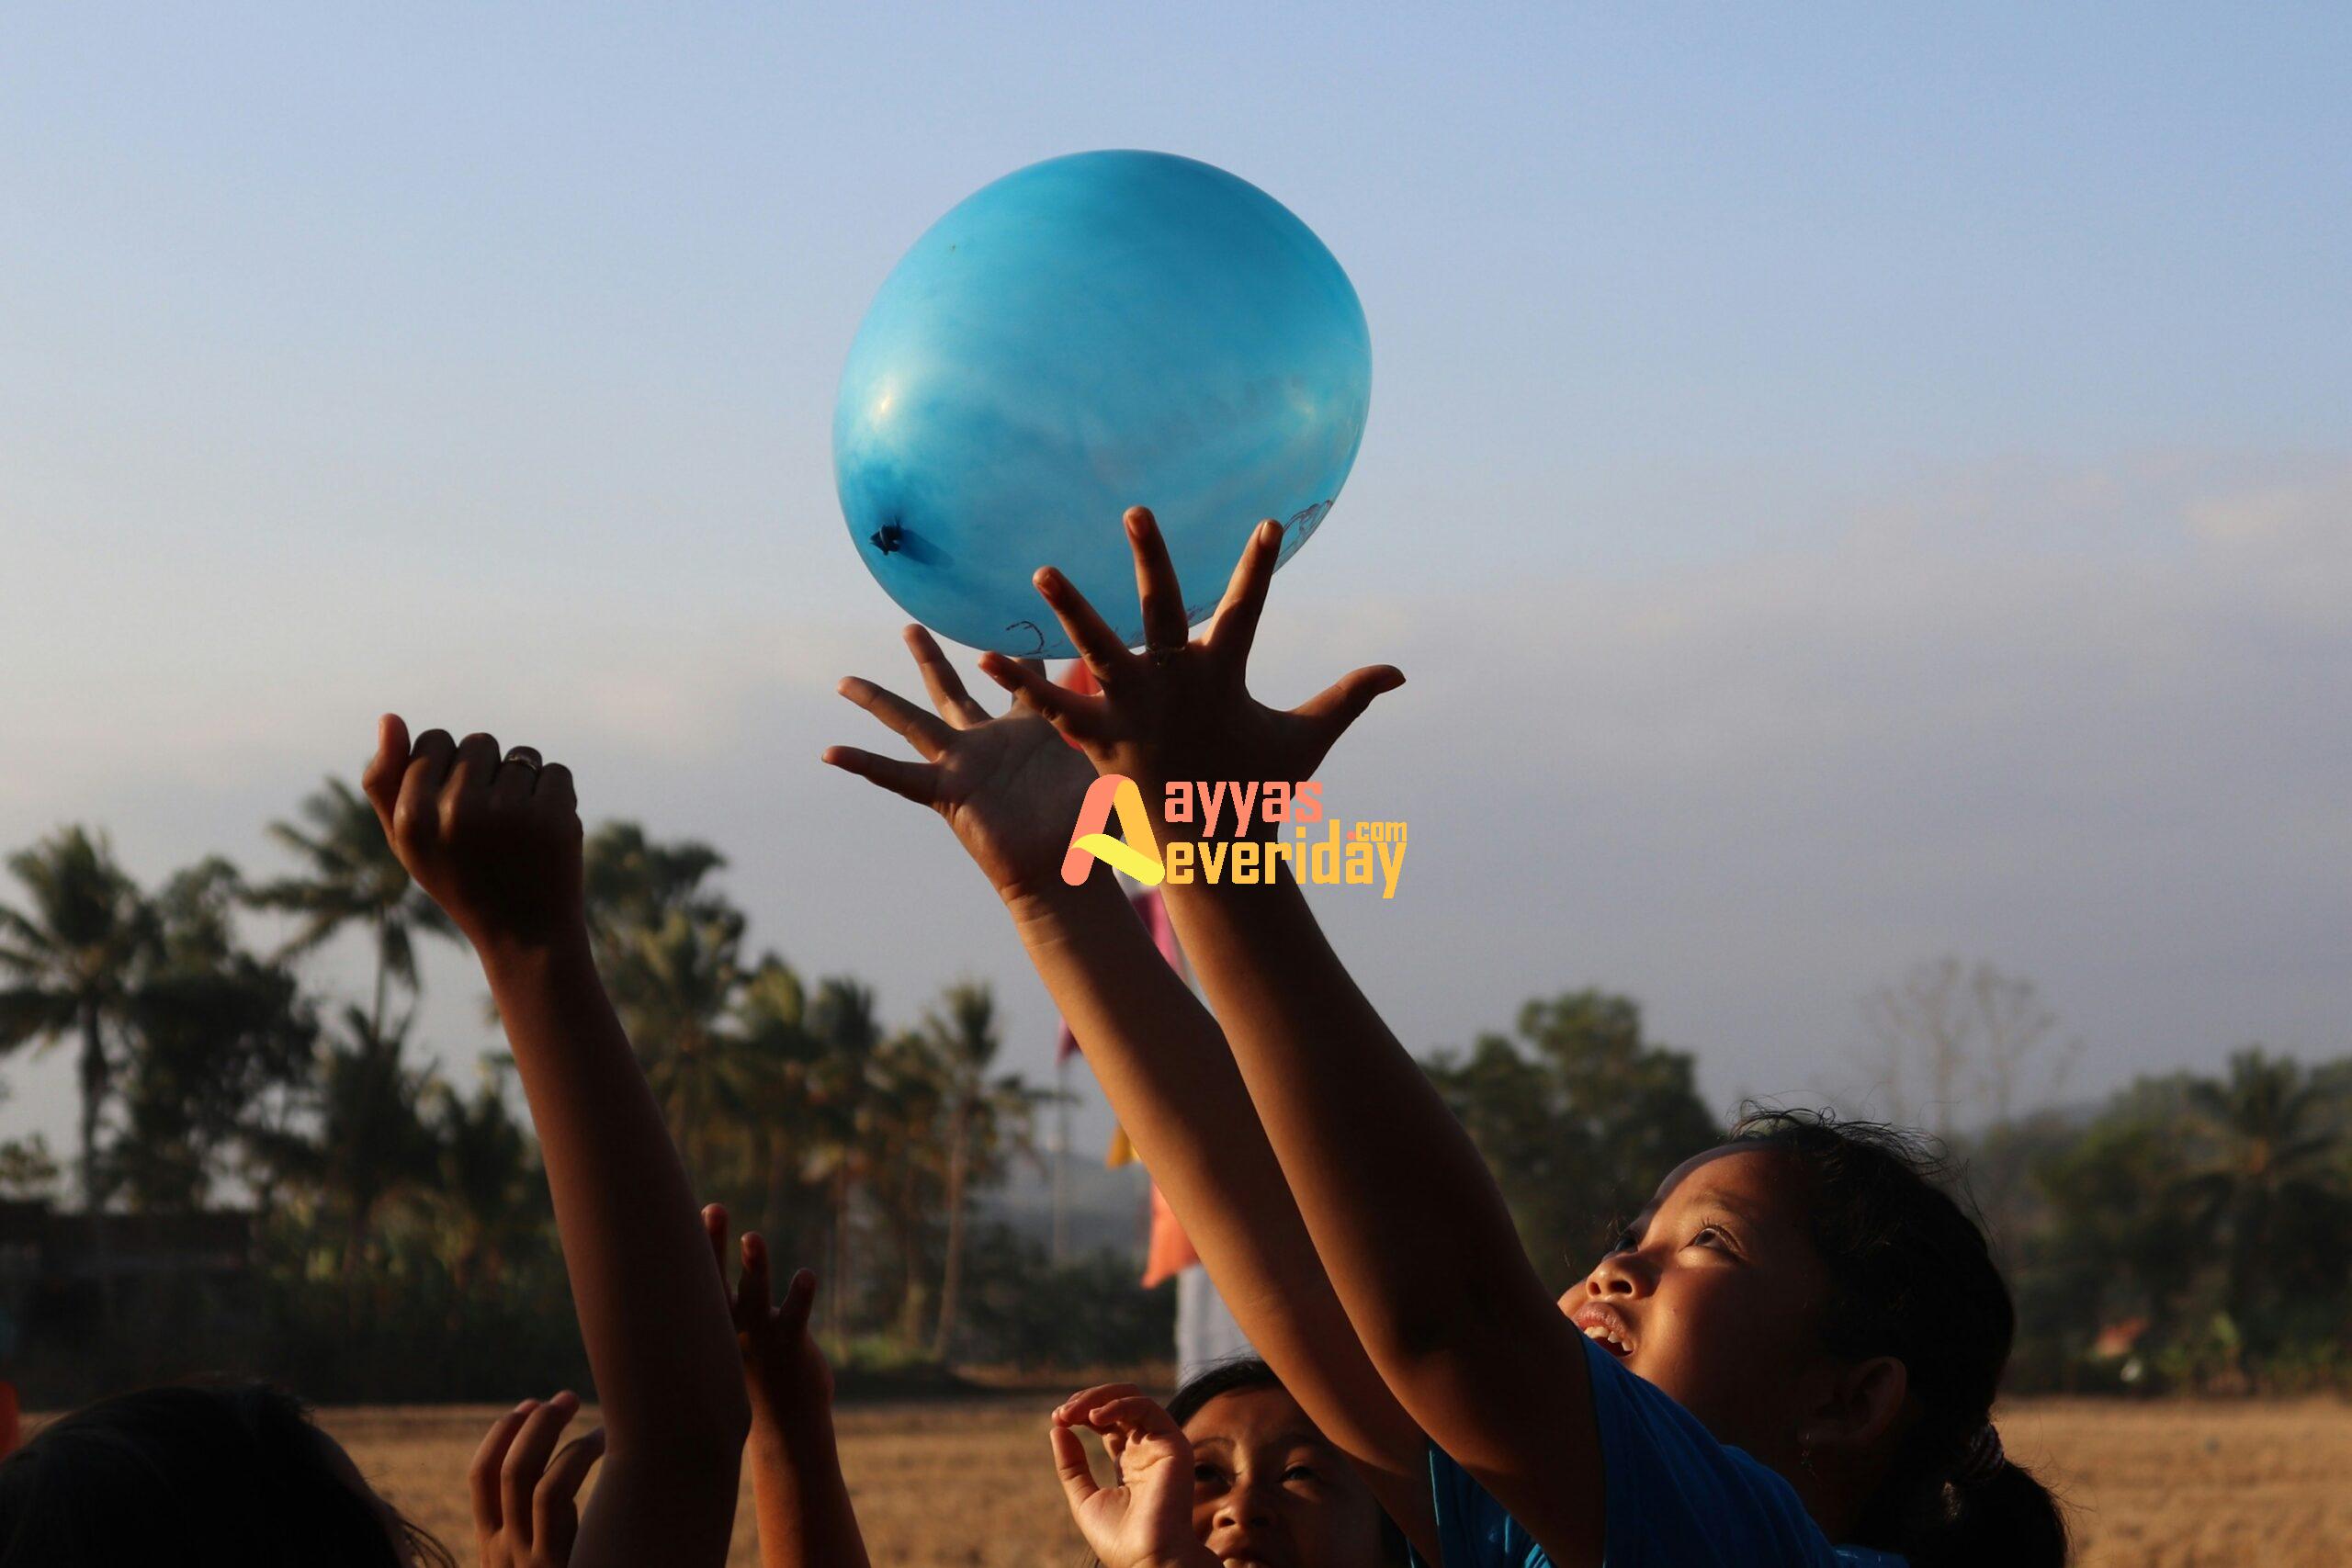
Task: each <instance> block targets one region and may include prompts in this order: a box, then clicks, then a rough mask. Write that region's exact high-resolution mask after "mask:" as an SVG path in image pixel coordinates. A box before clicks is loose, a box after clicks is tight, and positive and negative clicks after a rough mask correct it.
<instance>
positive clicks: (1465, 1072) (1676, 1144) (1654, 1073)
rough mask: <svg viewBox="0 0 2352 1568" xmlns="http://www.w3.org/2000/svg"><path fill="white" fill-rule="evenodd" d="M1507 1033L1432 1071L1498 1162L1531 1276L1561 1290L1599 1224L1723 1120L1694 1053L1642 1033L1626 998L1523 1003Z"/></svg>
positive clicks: (1598, 1235) (1591, 1248) (1630, 1210)
mask: <svg viewBox="0 0 2352 1568" xmlns="http://www.w3.org/2000/svg"><path fill="white" fill-rule="evenodd" d="M1515 1035H1516V1037H1515V1038H1511V1037H1506V1036H1503V1035H1498V1034H1486V1035H1481V1036H1480V1037H1479V1038H1478V1040H1477V1042H1476V1043H1475V1044H1474V1045H1473V1046H1472V1047H1471V1049H1470V1050H1469V1052H1468V1053H1467V1054H1462V1053H1453V1052H1446V1053H1441V1054H1439V1055H1435V1056H1433V1057H1432V1058H1431V1059H1430V1061H1429V1063H1428V1064H1427V1070H1428V1072H1429V1074H1430V1079H1431V1081H1432V1082H1433V1083H1435V1085H1436V1086H1437V1089H1438V1091H1439V1093H1440V1094H1442V1096H1443V1097H1444V1098H1445V1100H1446V1101H1447V1103H1448V1104H1449V1105H1450V1106H1451V1107H1452V1108H1453V1111H1454V1114H1455V1115H1456V1116H1458V1117H1459V1118H1461V1120H1462V1123H1463V1125H1464V1127H1465V1128H1466V1129H1467V1130H1468V1131H1469V1134H1470V1136H1471V1139H1472V1141H1473V1142H1475V1143H1476V1145H1478V1148H1479V1151H1480V1153H1481V1154H1483V1155H1484V1156H1485V1157H1486V1160H1487V1165H1488V1166H1489V1168H1492V1169H1493V1171H1494V1173H1495V1179H1496V1181H1497V1182H1498V1185H1499V1186H1500V1187H1501V1189H1502V1192H1503V1197H1504V1201H1506V1202H1507V1203H1508V1204H1509V1205H1510V1211H1511V1214H1512V1217H1513V1218H1514V1219H1515V1220H1516V1221H1517V1222H1518V1224H1519V1228H1520V1235H1521V1240H1522V1241H1524V1242H1525V1243H1526V1245H1527V1248H1528V1252H1529V1255H1530V1256H1531V1257H1532V1258H1533V1259H1534V1260H1535V1263H1536V1267H1537V1270H1538V1272H1540V1273H1541V1274H1542V1275H1543V1276H1544V1279H1545V1280H1547V1282H1552V1283H1554V1284H1555V1287H1556V1288H1565V1287H1566V1284H1567V1283H1568V1282H1569V1281H1571V1280H1575V1279H1577V1278H1578V1277H1580V1276H1581V1275H1583V1273H1584V1272H1585V1271H1586V1269H1588V1268H1589V1267H1590V1264H1591V1260H1592V1257H1593V1254H1594V1252H1595V1251H1596V1250H1597V1249H1598V1248H1599V1247H1600V1245H1601V1244H1602V1242H1603V1240H1604V1233H1605V1231H1606V1229H1607V1226H1608V1225H1609V1224H1611V1223H1612V1222H1617V1221H1623V1220H1624V1219H1629V1218H1631V1216H1632V1215H1633V1214H1634V1213H1635V1212H1636V1211H1638V1210H1639V1209H1640V1208H1641V1207H1642V1206H1643V1205H1645V1203H1647V1202H1648V1201H1649V1198H1650V1195H1651V1193H1652V1192H1653V1190H1655V1189H1656V1187H1657V1183H1658V1182H1659V1181H1660V1180H1661V1179H1664V1177H1665V1176H1666V1174H1667V1173H1668V1171H1670V1170H1672V1169H1673V1168H1675V1166H1677V1165H1679V1164H1680V1163H1681V1162H1682V1161H1683V1160H1684V1159H1687V1158H1688V1157H1690V1156H1691V1155H1693V1154H1696V1153H1698V1152H1699V1151H1700V1150H1702V1149H1703V1148H1706V1147H1708V1146H1709V1145H1712V1144H1713V1143H1714V1142H1715V1141H1716V1140H1717V1139H1718V1138H1719V1137H1720V1136H1721V1135H1722V1129H1721V1125H1720V1123H1718V1122H1716V1121H1715V1119H1714V1118H1713V1116H1712V1115H1710V1114H1709V1113H1708V1111H1707V1109H1706V1106H1705V1105H1704V1103H1703V1102H1702V1101H1701V1100H1700V1099H1699V1096H1698V1090H1697V1085H1696V1077H1695V1071H1694V1065H1693V1062H1692V1058H1691V1055H1689V1054H1688V1053H1687V1052H1681V1051H1675V1050H1670V1049H1668V1048H1666V1047H1663V1046H1658V1045H1654V1044H1651V1043H1648V1042H1647V1041H1645V1039H1644V1037H1643V1032H1642V1017H1641V1009H1640V1006H1639V1005H1638V1004H1637V1003H1635V1002H1634V1001H1632V1000H1631V999H1629V998H1624V997H1618V996H1611V995H1610V994H1608V993H1606V992H1602V991H1595V990H1586V991H1576V992H1568V993H1564V994H1563V995H1561V996H1558V997H1555V998H1551V999H1549V1000H1534V1001H1530V1002H1528V1003H1527V1004H1526V1005H1525V1006H1524V1007H1522V1008H1521V1010H1520V1015H1519V1022H1518V1027H1517V1030H1516V1031H1515Z"/></svg>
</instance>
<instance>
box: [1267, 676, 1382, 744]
mask: <svg viewBox="0 0 2352 1568" xmlns="http://www.w3.org/2000/svg"><path fill="white" fill-rule="evenodd" d="M1404 683H1405V672H1404V671H1401V670H1399V669H1397V667H1396V666H1395V665H1394V664H1367V665H1365V666H1364V667H1363V669H1361V670H1351V671H1348V672H1347V673H1346V674H1344V675H1342V676H1340V678H1339V679H1338V680H1336V681H1334V682H1331V683H1330V684H1329V685H1328V686H1326V687H1324V688H1323V689H1322V690H1321V691H1319V692H1317V693H1316V694H1314V695H1313V696H1311V697H1309V698H1307V699H1306V701H1305V702H1303V703H1301V704H1299V705H1298V706H1297V707H1296V708H1295V709H1293V710H1292V711H1293V712H1295V714H1297V715H1298V716H1300V717H1301V718H1311V719H1315V720H1317V721H1318V722H1319V723H1320V724H1321V725H1323V726H1324V727H1325V730H1326V733H1327V735H1328V737H1329V739H1328V740H1327V741H1326V742H1325V743H1326V744H1327V745H1328V744H1329V741H1330V740H1337V739H1339V738H1340V735H1341V733H1342V732H1344V731H1345V730H1346V729H1347V728H1348V726H1350V725H1351V724H1353V723H1354V722H1355V721H1356V720H1357V718H1358V717H1359V716H1362V715H1363V710H1364V709H1366V708H1368V707H1370V706H1371V705H1372V699H1373V698H1374V697H1376V696H1379V695H1380V694H1382V693H1384V692H1393V691H1395V690H1396V689H1397V687H1399V686H1401V685H1403V684H1404Z"/></svg>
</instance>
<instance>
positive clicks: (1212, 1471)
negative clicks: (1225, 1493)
mask: <svg viewBox="0 0 2352 1568" xmlns="http://www.w3.org/2000/svg"><path fill="white" fill-rule="evenodd" d="M1224 1479H1225V1477H1224V1476H1222V1475H1219V1474H1218V1473H1217V1469H1216V1466H1215V1465H1213V1464H1196V1465H1194V1466H1193V1485H1195V1486H1214V1485H1216V1483H1218V1482H1220V1481H1223V1480H1224Z"/></svg>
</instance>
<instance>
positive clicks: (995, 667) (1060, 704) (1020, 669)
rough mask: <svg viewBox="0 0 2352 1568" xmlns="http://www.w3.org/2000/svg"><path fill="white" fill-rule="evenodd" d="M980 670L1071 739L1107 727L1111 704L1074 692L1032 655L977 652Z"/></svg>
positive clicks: (1089, 735) (1092, 733) (1094, 732)
mask: <svg viewBox="0 0 2352 1568" xmlns="http://www.w3.org/2000/svg"><path fill="white" fill-rule="evenodd" d="M980 673H981V674H983V675H986V676H987V677H988V678H989V680H991V681H994V682H996V683H997V684H998V685H1000V686H1002V687H1003V688H1004V689H1005V690H1006V691H1008V692H1011V693H1012V694H1014V695H1015V696H1018V697H1020V698H1022V699H1023V701H1025V702H1026V703H1027V704H1028V705H1029V706H1030V707H1031V708H1032V709H1033V710H1035V712H1036V713H1037V714H1038V715H1039V716H1042V717H1044V718H1046V719H1049V720H1051V721H1052V722H1053V726H1054V728H1056V729H1058V730H1060V731H1061V732H1062V733H1063V734H1064V735H1066V736H1068V737H1069V738H1070V739H1073V740H1080V741H1083V740H1086V739H1091V738H1092V737H1095V736H1098V735H1101V734H1102V733H1103V731H1104V729H1105V728H1107V724H1108V720H1109V717H1110V713H1111V705H1110V704H1109V703H1108V702H1106V701H1105V700H1104V699H1103V698H1101V697H1098V696H1091V695H1089V694H1085V693H1082V692H1073V691H1071V690H1070V689H1069V687H1068V686H1064V685H1060V684H1057V682H1055V680H1054V678H1053V677H1052V676H1050V675H1048V674H1046V667H1045V666H1044V665H1043V664H1041V663H1039V662H1038V661H1036V660H1033V659H1012V658H1010V657H1008V656H1006V655H1004V654H1001V653H983V654H982V655H980Z"/></svg>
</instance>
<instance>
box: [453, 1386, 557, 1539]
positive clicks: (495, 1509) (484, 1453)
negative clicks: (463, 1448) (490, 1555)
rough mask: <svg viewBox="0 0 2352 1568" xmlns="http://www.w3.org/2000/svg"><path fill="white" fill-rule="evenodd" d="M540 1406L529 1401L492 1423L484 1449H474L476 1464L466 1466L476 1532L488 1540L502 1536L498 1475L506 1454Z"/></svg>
mask: <svg viewBox="0 0 2352 1568" xmlns="http://www.w3.org/2000/svg"><path fill="white" fill-rule="evenodd" d="M538 1407H539V1402H538V1401H537V1400H536V1399H526V1400H525V1401H523V1403H522V1404H518V1405H516V1406H515V1408H514V1409H512V1410H510V1411H508V1412H507V1413H506V1414H505V1415H503V1416H500V1417H499V1418H498V1419H497V1420H495V1421H493V1422H492V1423H491V1424H490V1430H489V1431H488V1432H486V1433H484V1434H483V1435H482V1439H481V1447H479V1448H477V1449H475V1450H474V1457H473V1462H472V1463H470V1464H469V1465H468V1466H467V1467H466V1490H467V1492H468V1493H469V1495H471V1497H472V1500H473V1507H474V1532H475V1533H476V1534H477V1535H480V1536H481V1537H483V1538H484V1539H485V1540H487V1539H488V1538H489V1537H491V1536H494V1535H496V1534H497V1533H498V1530H499V1526H500V1524H501V1523H502V1521H503V1517H504V1510H503V1509H502V1508H501V1507H500V1506H499V1500H498V1475H499V1472H500V1471H501V1470H502V1469H503V1467H504V1466H505V1463H506V1451H507V1450H509V1449H511V1448H513V1447H514V1446H515V1433H517V1432H519V1431H521V1430H522V1429H523V1422H524V1421H525V1419H526V1418H527V1417H528V1416H530V1414H531V1412H533V1411H534V1410H537V1408H538Z"/></svg>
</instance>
